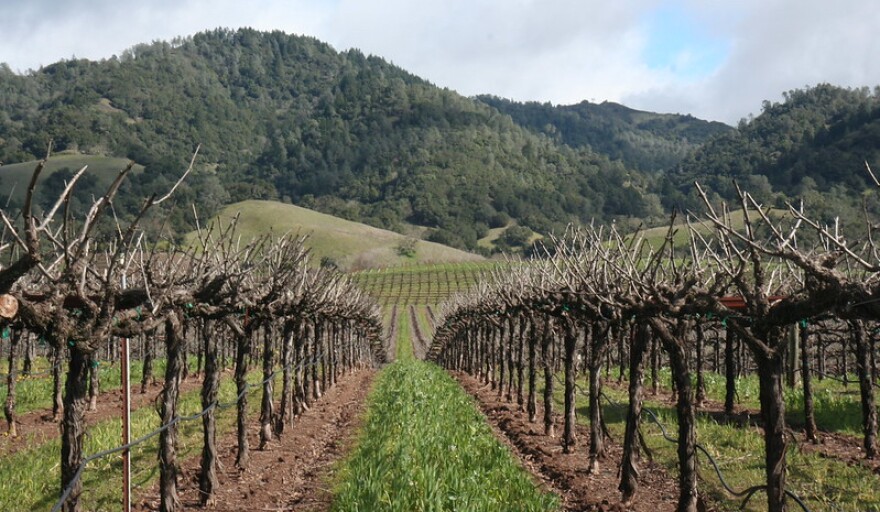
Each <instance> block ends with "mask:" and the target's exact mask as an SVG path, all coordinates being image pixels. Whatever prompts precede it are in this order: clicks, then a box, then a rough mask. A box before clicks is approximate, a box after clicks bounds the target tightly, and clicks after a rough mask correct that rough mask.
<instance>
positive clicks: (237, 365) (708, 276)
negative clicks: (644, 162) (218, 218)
mask: <svg viewBox="0 0 880 512" xmlns="http://www.w3.org/2000/svg"><path fill="white" fill-rule="evenodd" d="M41 169H42V165H41V166H38V167H37V169H36V170H35V171H34V173H33V179H32V182H31V186H30V187H29V188H28V190H27V191H26V192H25V193H26V199H25V206H24V208H23V210H22V211H21V212H20V213H17V214H16V213H12V212H6V211H2V210H0V213H2V221H3V224H4V226H5V227H4V229H3V231H2V237H0V262H2V266H0V355H2V356H3V358H4V359H5V361H6V364H5V369H4V371H5V373H4V374H3V375H2V377H3V380H4V381H5V386H3V388H2V389H0V399H3V401H4V405H5V407H4V414H5V419H6V435H5V436H4V437H2V438H0V456H2V460H3V464H2V465H0V509H2V510H64V511H82V510H118V509H123V510H126V509H129V507H130V508H131V509H134V510H143V511H146V510H163V511H177V510H183V509H190V508H192V509H202V508H214V509H216V510H237V509H248V510H340V511H349V510H394V511H397V510H399V511H410V510H468V511H471V510H487V511H490V510H536V511H537V510H540V511H544V510H547V511H549V510H560V509H563V510H639V511H652V512H656V511H665V510H676V511H687V512H692V511H694V512H695V511H698V510H740V509H745V510H770V511H772V512H778V511H782V510H804V511H808V512H809V511H819V510H860V511H863V510H880V481H878V479H877V476H876V475H877V474H878V473H880V457H878V453H877V449H878V440H877V422H878V418H877V407H876V401H875V389H876V388H877V387H878V385H880V363H878V357H877V356H878V354H877V352H878V349H880V348H878V346H877V345H878V344H877V339H878V338H880V323H878V320H880V309H878V306H877V305H878V304H880V285H878V282H880V281H878V277H880V250H878V248H877V247H875V245H874V243H873V240H874V235H873V233H872V231H871V230H873V229H874V226H873V225H871V224H869V225H868V226H867V228H866V229H868V234H867V236H865V237H864V238H863V242H862V243H860V244H853V243H847V241H846V240H845V239H844V238H843V237H842V235H840V234H839V233H838V232H837V231H836V230H834V229H833V227H826V226H824V225H822V224H819V223H817V222H815V221H813V220H812V219H811V218H810V217H809V216H808V215H807V214H806V213H805V212H804V211H803V210H801V209H798V208H790V210H789V211H788V212H787V213H784V212H782V211H781V210H774V211H773V213H772V215H771V214H770V210H765V209H764V208H763V207H762V206H761V205H759V204H757V202H756V201H754V200H753V199H752V198H751V196H749V195H748V194H747V193H745V192H743V193H742V204H741V209H742V212H741V214H736V215H735V214H734V213H733V212H731V211H728V210H717V205H713V204H712V202H711V201H710V200H709V199H708V198H706V199H705V212H704V214H703V217H702V218H697V217H694V216H691V217H689V218H688V219H686V222H684V223H676V222H675V219H673V220H672V222H670V227H669V228H668V230H667V231H666V234H665V235H664V236H662V237H657V236H656V232H654V233H653V234H652V235H651V236H650V240H649V238H648V237H646V236H643V235H640V234H639V233H635V234H622V233H619V232H617V231H616V230H615V229H614V228H613V227H612V228H604V227H597V226H592V227H583V228H572V229H570V231H569V232H567V233H566V234H565V235H564V236H561V237H559V238H555V239H551V240H550V241H549V242H548V247H547V251H546V253H547V255H548V256H547V257H546V258H544V259H539V260H532V261H528V262H504V263H500V262H485V263H466V264H464V263H456V264H443V265H423V266H409V267H400V268H389V269H382V270H370V271H362V272H358V273H354V274H341V273H339V272H337V271H335V270H332V269H327V268H323V267H321V266H319V265H317V264H315V262H313V261H311V258H310V255H309V250H308V248H307V242H308V241H307V239H306V238H303V237H293V236H275V237H270V236H263V237H256V238H253V239H252V240H250V241H249V242H247V243H242V242H241V239H242V237H240V236H238V235H237V231H236V223H235V220H234V219H233V220H231V221H229V222H228V223H226V224H212V225H209V226H200V228H199V229H198V230H197V236H196V237H195V238H194V239H193V240H194V241H190V242H189V243H188V244H187V245H182V246H175V245H173V244H171V243H170V242H168V241H167V240H162V243H158V242H156V241H150V240H147V239H146V236H147V235H145V234H144V231H143V230H141V229H139V228H138V223H139V222H140V221H141V219H143V218H144V217H145V215H146V213H147V212H148V211H149V210H151V209H154V208H163V207H164V201H165V199H167V198H168V197H170V195H163V196H158V195H157V196H154V197H152V198H148V199H147V200H146V201H145V202H144V208H143V211H142V212H141V214H140V215H139V216H137V217H136V218H134V219H130V220H127V221H122V220H119V219H117V218H115V216H114V215H113V211H112V208H111V206H112V200H113V197H114V195H115V194H116V191H117V190H118V188H119V185H120V183H121V181H122V180H123V179H124V178H125V175H126V174H127V173H128V172H130V169H126V170H124V171H123V172H121V173H120V174H119V176H118V177H117V179H116V180H115V181H114V182H113V183H111V184H110V185H108V189H107V192H106V194H105V195H104V196H103V197H100V198H98V199H97V200H95V201H94V204H93V206H92V208H91V209H90V210H89V213H88V215H87V216H86V217H85V218H84V219H79V220H77V219H72V218H70V217H69V216H68V215H67V214H66V212H65V207H64V206H65V202H66V200H67V198H68V196H69V194H70V191H71V189H72V187H74V186H75V182H76V179H77V178H76V176H79V175H81V172H80V173H79V174H77V175H76V176H75V177H74V179H73V180H72V181H71V183H69V184H68V186H67V188H66V189H65V190H64V191H63V192H62V193H61V195H60V196H59V197H58V198H57V201H56V204H55V205H54V207H50V208H49V209H48V210H47V211H46V212H43V213H40V215H39V216H38V215H36V214H35V213H34V211H33V210H34V207H33V194H34V190H35V188H36V183H37V180H38V177H39V174H40V172H41ZM188 172H189V171H186V172H184V173H183V176H184V177H185V176H186V175H187V174H188ZM173 191H174V186H172V187H170V190H169V191H168V194H171V193H173ZM719 211H720V213H716V212H719ZM108 225H109V226H110V227H111V228H112V229H110V230H109V231H108V230H107V229H106V228H107V226H108ZM99 232H100V233H105V234H106V233H112V235H110V238H107V237H106V235H101V236H98V235H97V234H96V233H99ZM807 246H809V247H810V249H809V250H808V249H802V247H807ZM129 411H130V412H129Z"/></svg>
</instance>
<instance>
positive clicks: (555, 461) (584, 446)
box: [453, 373, 678, 512]
mask: <svg viewBox="0 0 880 512" xmlns="http://www.w3.org/2000/svg"><path fill="white" fill-rule="evenodd" d="M453 375H454V377H455V378H456V379H458V381H459V382H460V383H461V384H462V386H463V387H464V388H465V389H466V390H467V391H468V393H470V394H471V395H472V396H473V397H474V398H475V399H476V400H477V402H478V404H479V405H480V408H481V409H482V411H483V413H484V414H485V415H486V416H487V417H488V419H489V423H490V424H491V425H492V426H493V428H494V429H495V431H496V434H497V435H499V437H500V438H501V440H502V441H504V442H505V443H506V444H508V445H509V446H511V447H512V448H513V452H514V453H516V454H517V455H519V457H520V459H521V460H522V462H523V465H524V466H525V467H526V468H527V469H529V470H530V471H531V472H532V473H533V474H534V475H535V476H536V477H537V478H538V479H539V480H540V481H542V482H543V483H544V484H545V485H546V486H548V487H549V488H550V489H551V490H552V491H553V492H555V493H556V494H558V495H559V496H561V498H562V505H563V507H564V509H565V510H578V511H581V510H589V511H623V510H633V511H650V512H663V511H668V510H669V511H671V510H675V508H676V503H677V497H678V485H677V482H676V480H675V477H674V476H671V475H670V474H669V473H668V472H667V471H666V469H665V468H663V467H662V466H660V465H659V464H654V463H652V462H649V461H647V460H644V459H643V460H642V462H641V464H640V469H641V481H640V483H639V485H640V487H639V490H638V492H637V493H636V497H635V500H634V503H633V504H632V505H631V506H630V507H625V506H623V505H622V504H621V503H620V492H619V491H618V490H617V486H618V484H619V483H620V480H619V477H618V475H617V471H618V461H619V460H620V459H621V457H622V454H623V447H622V446H620V445H618V444H616V443H613V442H611V441H606V448H607V449H608V457H607V458H606V459H605V460H603V461H601V462H600V469H599V473H598V474H596V475H591V474H589V473H588V472H587V465H588V463H589V457H588V455H587V450H588V447H589V436H590V433H589V429H588V428H587V427H586V426H585V425H580V424H579V425H577V443H578V444H577V446H576V448H575V450H574V452H573V453H571V454H563V453H562V443H561V440H560V437H559V436H557V437H552V438H551V437H548V436H545V435H544V426H543V423H542V422H541V420H539V421H538V422H537V423H529V421H528V416H527V415H526V413H525V412H520V411H518V406H517V404H516V403H512V404H511V403H508V402H507V401H506V400H504V399H503V398H502V399H499V398H498V393H497V391H495V390H491V389H490V388H489V386H486V385H484V384H483V383H482V382H480V381H478V380H477V379H475V378H474V377H472V376H470V375H468V374H466V373H453ZM540 409H541V407H540V404H539V412H538V418H542V417H543V411H541V410H540ZM554 421H555V425H556V429H557V432H561V430H562V416H561V415H558V414H557V415H555V420H554Z"/></svg>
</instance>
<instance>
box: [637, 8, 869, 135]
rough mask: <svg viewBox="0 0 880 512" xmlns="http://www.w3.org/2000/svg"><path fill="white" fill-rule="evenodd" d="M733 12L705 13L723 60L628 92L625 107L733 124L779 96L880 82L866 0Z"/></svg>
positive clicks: (779, 99) (780, 97) (779, 98)
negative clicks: (687, 77)
mask: <svg viewBox="0 0 880 512" xmlns="http://www.w3.org/2000/svg"><path fill="white" fill-rule="evenodd" d="M739 5H740V9H739V11H738V12H735V13H730V12H724V11H717V12H713V11H708V10H707V11H706V12H704V13H703V15H704V16H705V19H704V21H705V22H706V23H707V24H708V25H709V26H711V27H712V29H713V30H716V31H718V33H720V34H724V35H725V37H728V38H729V39H730V41H731V50H730V55H729V56H728V60H727V62H726V63H725V64H724V65H723V66H722V67H721V68H719V69H718V71H717V72H715V73H714V74H712V75H710V76H708V77H706V78H705V79H703V80H700V81H698V82H695V83H693V84H670V85H665V86H662V87H652V88H650V89H646V90H643V91H633V92H631V93H630V94H626V95H624V96H623V99H624V101H625V102H628V104H631V105H633V106H637V107H641V108H648V107H649V106H650V108H654V109H659V110H671V111H678V112H691V113H693V114H694V115H696V116H698V117H705V118H710V119H720V120H723V121H727V122H729V123H735V122H736V121H738V120H739V119H741V118H743V117H746V116H747V115H748V114H749V113H753V114H757V113H759V110H760V107H761V102H762V101H764V100H770V101H781V99H782V92H783V91H788V90H791V89H796V88H803V87H806V86H812V85H816V84H818V83H823V82H827V83H832V84H835V85H841V86H848V87H861V86H871V87H873V86H874V85H877V84H878V83H880V59H877V58H876V56H877V55H878V54H880V38H878V37H877V36H876V35H875V34H874V33H873V32H874V31H875V28H876V27H878V26H880V11H878V10H877V8H876V4H874V3H873V2H869V1H851V0H850V1H843V2H825V1H818V0H806V1H802V2H784V1H779V0H777V1H771V2H766V1H762V2H759V1H755V0H753V1H749V2H744V3H741V4H739Z"/></svg>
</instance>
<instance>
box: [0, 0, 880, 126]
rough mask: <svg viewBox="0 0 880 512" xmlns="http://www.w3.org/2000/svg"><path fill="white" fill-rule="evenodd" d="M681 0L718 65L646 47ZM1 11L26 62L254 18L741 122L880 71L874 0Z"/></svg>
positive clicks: (479, 81)
mask: <svg viewBox="0 0 880 512" xmlns="http://www.w3.org/2000/svg"><path fill="white" fill-rule="evenodd" d="M670 5H672V6H674V7H675V8H676V9H678V10H682V11H685V12H687V14H688V17H689V18H690V19H691V20H692V21H694V22H696V23H699V25H700V29H701V30H700V31H699V32H701V33H704V34H708V35H709V36H710V37H713V38H717V41H721V42H723V43H724V46H725V47H726V48H729V54H728V55H727V60H726V61H724V62H721V63H720V66H719V67H718V68H717V70H716V71H715V72H714V73H713V74H712V75H711V76H693V75H692V74H691V75H681V74H676V72H675V70H674V69H656V67H655V68H654V69H652V68H651V67H650V66H648V64H647V63H646V62H645V61H644V60H645V59H644V54H645V49H646V45H649V44H652V42H651V41H650V40H649V34H648V33H647V30H646V26H645V23H644V20H645V16H646V15H649V14H650V13H651V12H652V11H653V10H655V9H658V8H660V7H662V6H666V7H668V6H670ZM0 19H3V20H4V34H3V37H2V38H0V61H3V62H8V63H9V64H10V65H11V66H12V67H13V69H18V70H22V71H23V70H27V69H29V68H37V67H39V66H40V65H46V64H50V63H52V62H55V61H57V60H58V59H61V58H69V57H71V56H73V55H76V56H77V57H86V58H92V59H98V58H103V57H109V56H111V55H113V54H118V53H120V52H121V51H122V50H124V49H125V48H128V47H130V46H133V45H135V44H137V43H142V42H150V41H153V40H156V39H171V38H172V37H174V36H178V35H190V34H193V33H195V32H198V31H201V30H206V29H212V28H216V27H220V26H222V27H232V28H235V27H241V26H250V27H254V28H257V29H261V30H270V29H280V30H284V31H286V32H289V33H298V34H307V35H312V36H315V37H317V38H319V39H322V40H324V41H327V42H328V43H330V44H332V45H333V46H334V47H336V48H337V49H340V50H342V49H346V48H349V47H357V48H360V49H361V50H363V51H364V52H366V53H372V54H375V55H378V56H381V57H384V58H386V59H388V60H390V61H393V62H394V63H395V64H398V65H400V66H401V67H403V68H405V69H407V70H409V71H411V72H413V73H415V74H417V75H420V76H422V77H424V78H426V79H428V80H430V81H432V82H434V83H436V84H438V85H440V86H445V87H450V88H452V89H455V90H457V91H459V92H461V93H462V94H465V95H474V94H480V93H491V94H496V95H499V96H504V97H510V98H514V99H518V100H528V99H532V100H538V101H552V102H554V103H575V102H578V101H581V100H583V99H587V100H595V101H602V100H612V101H621V102H623V103H625V104H627V105H630V106H633V107H637V108H644V109H650V110H658V111H671V112H682V113H686V112H687V113H693V114H694V115H697V116H699V117H705V118H711V119H720V120H724V121H727V122H731V123H733V122H736V121H737V120H738V119H739V118H740V117H743V116H746V115H747V114H748V113H749V112H756V111H757V110H758V109H759V108H760V104H761V101H762V100H764V99H771V100H775V99H779V98H780V97H781V96H780V94H781V92H782V91H784V90H788V89H791V88H796V87H803V86H805V85H812V84H815V83H818V82H831V83H836V84H841V85H851V86H860V85H869V86H873V85H874V84H877V83H880V59H877V58H876V55H878V54H880V51H878V50H880V43H878V38H877V37H875V35H874V33H873V32H874V31H875V30H876V28H877V27H880V10H878V9H876V7H875V4H874V3H873V2H871V1H868V0H861V1H856V0H843V1H840V2H827V1H825V0H821V1H820V0H802V1H797V0H775V1H774V0H770V1H758V0H747V1H744V2H726V1H725V2H721V1H703V0H678V1H671V2H670V1H661V0H635V1H629V2H607V1H604V0H603V1H599V0H542V1H539V0H482V1H478V0H470V1H467V0H419V1H417V2H414V1H412V0H385V1H365V0H335V1H330V2H327V1H320V0H288V1H285V0H262V1H257V2H240V1H237V0H216V1H211V0H152V1H147V0H144V1H140V2H119V1H114V0H78V1H77V0H68V1H62V0H32V1H25V0H12V1H4V2H2V3H0ZM700 50H701V48H698V47H697V48H693V49H689V50H687V51H683V52H682V53H681V54H680V55H679V56H678V57H679V59H687V58H688V55H689V54H690V55H692V56H693V55H699V52H700ZM679 63H680V64H687V61H686V60H680V61H679ZM680 67H682V68H687V67H688V66H686V65H682V66H680Z"/></svg>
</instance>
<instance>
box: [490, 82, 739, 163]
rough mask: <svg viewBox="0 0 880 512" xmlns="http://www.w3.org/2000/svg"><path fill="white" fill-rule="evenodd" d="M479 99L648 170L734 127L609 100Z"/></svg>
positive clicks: (557, 136)
mask: <svg viewBox="0 0 880 512" xmlns="http://www.w3.org/2000/svg"><path fill="white" fill-rule="evenodd" d="M478 99H479V100H480V101H482V102H483V103H486V104H487V105H490V106H492V107H494V108H497V109H498V110H499V111H501V112H504V113H505V114H507V115H509V116H511V117H512V118H513V120H514V121H515V122H517V123H518V124H520V125H522V126H525V127H527V128H529V129H530V130H532V131H534V132H537V133H542V134H544V135H546V136H547V137H550V138H552V139H554V140H556V141H557V142H560V143H562V144H566V145H568V146H572V147H585V148H591V149H592V150H594V151H597V152H599V153H602V154H604V155H607V156H608V157H609V158H611V159H612V160H620V161H621V162H623V163H624V165H626V166H627V167H628V168H632V169H639V170H642V171H648V172H652V171H659V170H664V169H670V168H672V167H674V166H675V165H677V164H678V163H679V162H680V161H681V160H682V159H684V158H685V157H686V156H687V155H688V154H690V153H691V152H692V151H693V150H694V149H696V148H697V147H699V146H700V145H701V144H703V143H705V142H706V141H707V140H709V139H711V138H712V137H714V136H716V135H719V134H722V133H727V132H729V131H732V130H733V128H731V127H730V126H727V125H726V124H724V123H719V122H709V121H704V120H701V119H697V118H695V117H693V116H690V115H679V114H658V113H655V112H645V111H641V110H635V109H631V108H629V107H626V106H624V105H620V104H618V103H613V102H608V101H606V102H603V103H599V104H596V103H590V102H588V101H582V102H581V103H578V104H576V105H555V106H554V105H551V104H550V103H538V102H525V103H519V102H515V101H510V100H506V99H502V98H498V97H495V96H478Z"/></svg>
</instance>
